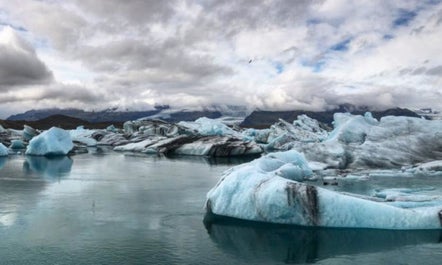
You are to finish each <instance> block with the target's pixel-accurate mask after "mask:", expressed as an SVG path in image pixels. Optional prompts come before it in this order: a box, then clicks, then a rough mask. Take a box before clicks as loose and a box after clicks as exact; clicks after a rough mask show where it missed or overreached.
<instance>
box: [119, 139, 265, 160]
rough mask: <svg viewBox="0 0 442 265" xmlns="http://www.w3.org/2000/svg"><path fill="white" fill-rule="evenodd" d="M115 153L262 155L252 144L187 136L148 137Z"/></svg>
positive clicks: (236, 140) (123, 146) (255, 145)
mask: <svg viewBox="0 0 442 265" xmlns="http://www.w3.org/2000/svg"><path fill="white" fill-rule="evenodd" d="M114 150H115V151H134V152H142V153H149V154H158V153H162V154H175V155H199V156H218V157H220V156H242V155H257V154H261V153H262V149H261V147H259V146H258V145H257V144H256V143H254V142H244V141H242V140H239V139H235V138H231V137H221V136H188V135H180V136H177V137H173V138H167V137H150V138H149V139H145V140H143V141H140V142H136V143H128V144H125V145H121V146H117V147H115V148H114Z"/></svg>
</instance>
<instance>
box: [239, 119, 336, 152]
mask: <svg viewBox="0 0 442 265" xmlns="http://www.w3.org/2000/svg"><path fill="white" fill-rule="evenodd" d="M243 134H244V138H246V139H253V140H254V141H256V142H258V143H262V144H264V146H265V148H266V149H267V150H270V151H274V150H289V149H291V148H292V147H293V145H294V143H296V142H299V143H310V142H321V141H323V140H325V139H327V137H328V132H327V130H325V129H324V128H323V126H321V125H320V124H319V122H318V121H317V120H314V119H312V118H310V117H308V116H307V115H299V116H298V118H297V119H296V120H294V121H293V123H292V124H291V123H288V122H286V121H284V120H283V119H279V121H278V122H277V123H275V124H273V125H272V126H270V128H269V129H261V130H257V129H247V130H245V131H244V132H243Z"/></svg>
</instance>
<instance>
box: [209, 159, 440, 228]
mask: <svg viewBox="0 0 442 265" xmlns="http://www.w3.org/2000/svg"><path fill="white" fill-rule="evenodd" d="M311 177H312V170H311V169H310V168H309V166H308V162H307V161H306V159H305V158H304V156H303V155H302V154H300V153H298V152H297V151H294V150H290V151H286V152H279V153H271V154H268V155H266V156H263V157H261V158H259V159H256V160H254V161H252V162H250V163H247V164H243V165H240V166H236V167H233V168H231V169H230V170H227V171H226V172H225V173H224V174H223V176H222V178H221V180H220V181H219V182H218V183H217V184H216V186H215V187H214V188H212V189H211V190H210V191H209V192H208V194H207V201H206V206H205V207H206V210H207V212H208V213H210V214H214V215H218V216H226V217H233V218H238V219H243V220H249V221H260V222H270V223H278V224H292V225H301V226H319V227H341V228H342V227H347V228H375V229H441V227H442V204H439V205H433V206H430V207H425V206H423V207H417V206H416V207H414V208H401V207H398V206H394V205H390V204H388V203H387V202H384V201H380V200H379V199H378V198H373V199H371V198H370V197H369V196H360V195H352V194H351V193H345V194H344V193H340V192H337V191H333V190H328V189H325V188H321V187H317V186H314V185H311V184H307V183H302V182H301V181H304V180H307V179H309V178H311ZM414 203H417V202H416V201H415V202H414Z"/></svg>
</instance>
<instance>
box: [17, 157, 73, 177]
mask: <svg viewBox="0 0 442 265" xmlns="http://www.w3.org/2000/svg"><path fill="white" fill-rule="evenodd" d="M72 163H73V161H72V159H70V158H69V157H66V156H58V157H44V156H27V157H26V161H25V163H24V168H25V169H26V170H29V171H33V172H36V173H38V174H42V175H44V176H48V177H59V176H61V175H65V174H67V173H69V172H70V171H71V168H72Z"/></svg>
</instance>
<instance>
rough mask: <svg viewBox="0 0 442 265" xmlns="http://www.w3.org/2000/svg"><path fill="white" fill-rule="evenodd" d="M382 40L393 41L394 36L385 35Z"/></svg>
mask: <svg viewBox="0 0 442 265" xmlns="http://www.w3.org/2000/svg"><path fill="white" fill-rule="evenodd" d="M382 38H383V39H384V40H391V39H394V36H393V35H391V34H385V35H384V36H383V37H382Z"/></svg>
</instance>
